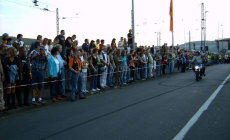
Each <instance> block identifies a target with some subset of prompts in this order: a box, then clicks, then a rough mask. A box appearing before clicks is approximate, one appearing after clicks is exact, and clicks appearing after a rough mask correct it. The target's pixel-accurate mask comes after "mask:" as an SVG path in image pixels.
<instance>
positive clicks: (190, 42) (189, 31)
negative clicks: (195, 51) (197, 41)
mask: <svg viewBox="0 0 230 140" xmlns="http://www.w3.org/2000/svg"><path fill="white" fill-rule="evenodd" d="M188 45H189V50H191V32H190V31H189V44H188Z"/></svg>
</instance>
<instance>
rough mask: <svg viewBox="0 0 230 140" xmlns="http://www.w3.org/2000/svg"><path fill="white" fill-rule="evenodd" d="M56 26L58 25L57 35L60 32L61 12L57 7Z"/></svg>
mask: <svg viewBox="0 0 230 140" xmlns="http://www.w3.org/2000/svg"><path fill="white" fill-rule="evenodd" d="M56 26H57V35H58V34H59V12H58V8H57V9H56Z"/></svg>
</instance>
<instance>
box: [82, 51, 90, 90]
mask: <svg viewBox="0 0 230 140" xmlns="http://www.w3.org/2000/svg"><path fill="white" fill-rule="evenodd" d="M88 66H89V62H88V57H87V54H86V53H84V54H83V61H82V72H81V74H82V91H83V93H88V92H89V91H88V90H87V89H86V85H87V70H88Z"/></svg>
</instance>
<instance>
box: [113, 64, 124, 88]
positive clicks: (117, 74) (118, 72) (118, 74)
mask: <svg viewBox="0 0 230 140" xmlns="http://www.w3.org/2000/svg"><path fill="white" fill-rule="evenodd" d="M121 73H122V72H121V66H120V65H117V66H116V69H115V74H114V75H115V85H116V86H119V85H120V84H121Z"/></svg>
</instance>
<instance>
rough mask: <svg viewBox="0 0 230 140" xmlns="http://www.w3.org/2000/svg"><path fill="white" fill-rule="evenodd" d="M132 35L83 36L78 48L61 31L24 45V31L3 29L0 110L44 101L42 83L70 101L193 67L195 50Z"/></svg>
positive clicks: (208, 57)
mask: <svg viewBox="0 0 230 140" xmlns="http://www.w3.org/2000/svg"><path fill="white" fill-rule="evenodd" d="M133 38H134V36H133V35H132V30H129V33H128V35H127V41H126V38H124V37H121V38H120V40H119V41H118V43H116V39H115V38H114V39H112V41H111V44H109V45H105V40H103V39H101V40H100V39H97V40H96V41H94V40H91V41H90V42H89V40H88V39H85V40H84V43H83V45H82V46H79V45H78V41H77V40H76V35H72V36H71V37H70V36H69V37H67V38H65V31H64V30H62V31H61V32H60V35H58V36H56V37H55V39H54V40H53V41H52V40H51V39H48V38H44V39H43V38H42V36H41V35H38V36H37V40H36V41H34V42H33V43H32V44H31V46H30V48H29V49H27V48H26V47H25V44H24V42H23V35H22V34H18V35H17V39H16V40H15V41H13V40H12V39H11V38H10V37H9V35H8V34H7V33H4V34H3V36H2V41H1V45H0V55H1V61H0V88H1V92H0V110H3V109H5V110H8V109H13V108H16V107H17V106H19V107H22V106H29V105H30V103H32V104H40V103H43V89H44V84H45V83H46V85H49V88H50V99H51V100H52V101H53V102H57V101H58V100H63V99H64V98H68V99H69V100H71V101H74V100H75V99H76V95H78V96H79V99H86V96H85V95H86V94H94V93H97V92H98V91H100V90H103V89H105V88H109V87H110V88H118V87H120V86H123V85H127V84H129V83H132V82H135V81H137V80H147V79H151V78H155V77H159V76H162V75H167V74H170V73H173V72H174V71H175V70H177V71H180V72H185V71H186V70H187V69H192V66H191V63H190V61H191V60H192V58H193V56H194V54H195V52H194V51H190V50H185V49H181V48H180V47H179V45H178V46H176V47H171V46H167V44H164V45H163V46H161V47H154V46H151V47H150V46H148V47H147V46H139V47H137V46H132V39H133ZM117 44H118V45H117ZM202 56H203V59H204V60H205V62H206V64H207V65H212V64H215V63H228V62H229V55H228V54H213V53H208V52H202ZM87 83H88V84H87ZM87 85H89V86H87ZM31 91H32V99H30V98H29V97H30V96H29V95H30V92H31ZM67 93H69V94H67ZM3 95H5V96H3ZM22 97H23V99H22ZM15 100H17V104H16V101H15ZM29 100H31V102H30V101H29Z"/></svg>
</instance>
